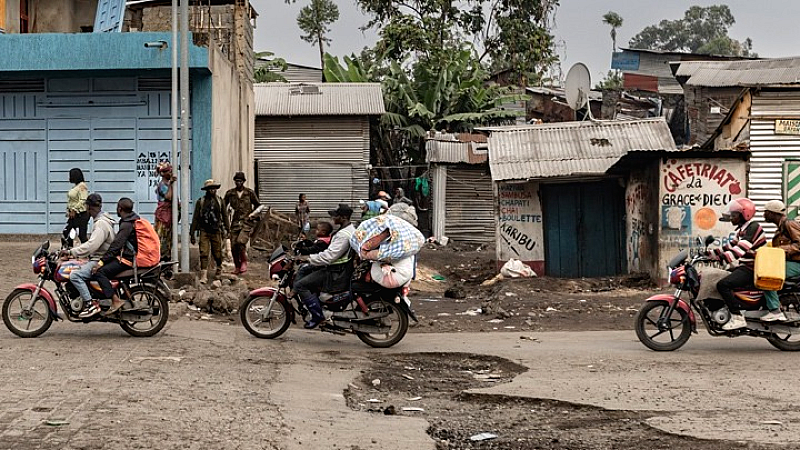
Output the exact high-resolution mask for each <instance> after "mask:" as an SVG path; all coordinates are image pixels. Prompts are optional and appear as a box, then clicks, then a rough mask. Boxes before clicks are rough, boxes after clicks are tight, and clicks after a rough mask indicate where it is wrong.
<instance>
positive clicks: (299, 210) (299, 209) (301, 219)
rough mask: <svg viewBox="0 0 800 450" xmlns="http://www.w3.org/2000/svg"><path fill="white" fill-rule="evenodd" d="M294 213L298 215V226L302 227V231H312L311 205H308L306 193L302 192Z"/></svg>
mask: <svg viewBox="0 0 800 450" xmlns="http://www.w3.org/2000/svg"><path fill="white" fill-rule="evenodd" d="M294 213H295V215H296V216H297V226H298V227H300V232H301V233H303V234H308V232H309V231H311V222H309V218H310V217H311V207H310V206H308V200H307V199H306V194H300V196H299V197H298V199H297V204H296V205H295V206H294Z"/></svg>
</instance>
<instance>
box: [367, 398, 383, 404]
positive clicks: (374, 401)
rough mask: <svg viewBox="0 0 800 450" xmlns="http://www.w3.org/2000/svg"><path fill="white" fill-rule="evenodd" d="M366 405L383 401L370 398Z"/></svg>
mask: <svg viewBox="0 0 800 450" xmlns="http://www.w3.org/2000/svg"><path fill="white" fill-rule="evenodd" d="M367 403H383V400H378V399H377V398H371V399H369V400H367Z"/></svg>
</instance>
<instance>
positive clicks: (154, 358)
mask: <svg viewBox="0 0 800 450" xmlns="http://www.w3.org/2000/svg"><path fill="white" fill-rule="evenodd" d="M182 359H183V358H181V357H179V356H138V357H136V358H132V359H131V362H132V363H139V362H142V361H171V362H181V360H182Z"/></svg>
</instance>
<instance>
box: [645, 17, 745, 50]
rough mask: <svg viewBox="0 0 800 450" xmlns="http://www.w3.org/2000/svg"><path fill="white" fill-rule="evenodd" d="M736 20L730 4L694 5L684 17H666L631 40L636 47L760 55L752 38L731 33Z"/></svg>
mask: <svg viewBox="0 0 800 450" xmlns="http://www.w3.org/2000/svg"><path fill="white" fill-rule="evenodd" d="M734 23H736V19H734V17H733V14H732V13H731V10H730V8H728V6H727V5H713V6H708V7H701V6H692V7H691V8H689V9H688V10H686V12H685V13H684V16H683V18H682V19H678V20H662V21H661V22H659V24H658V25H651V26H648V27H646V28H644V29H643V30H642V31H640V32H639V34H637V35H636V36H634V37H633V38H632V39H631V41H630V44H629V45H630V46H631V47H632V48H640V49H650V50H665V51H676V52H691V53H715V54H720V55H727V56H756V55H755V54H754V53H752V41H751V40H750V38H747V39H745V40H744V41H743V42H739V41H737V40H735V39H732V38H730V37H729V36H728V29H729V28H730V27H731V26H732V25H733V24H734Z"/></svg>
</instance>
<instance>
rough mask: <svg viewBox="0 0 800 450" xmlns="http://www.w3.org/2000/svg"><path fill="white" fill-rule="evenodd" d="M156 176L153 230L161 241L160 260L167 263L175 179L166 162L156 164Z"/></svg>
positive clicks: (170, 246) (169, 251) (170, 240)
mask: <svg viewBox="0 0 800 450" xmlns="http://www.w3.org/2000/svg"><path fill="white" fill-rule="evenodd" d="M156 174H157V175H159V176H160V177H161V180H160V181H159V182H158V185H157V186H156V199H157V200H158V205H157V206H156V212H155V219H156V223H155V229H156V233H158V238H159V239H160V240H161V259H163V260H165V261H169V260H170V258H171V257H172V256H171V255H172V196H173V195H172V192H173V189H172V187H173V185H174V184H175V180H177V178H175V176H174V175H173V174H172V164H170V163H168V162H167V161H162V162H160V163H158V166H156Z"/></svg>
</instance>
